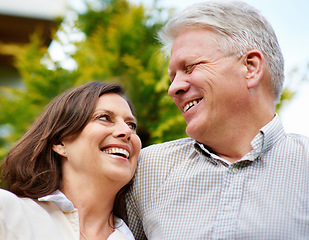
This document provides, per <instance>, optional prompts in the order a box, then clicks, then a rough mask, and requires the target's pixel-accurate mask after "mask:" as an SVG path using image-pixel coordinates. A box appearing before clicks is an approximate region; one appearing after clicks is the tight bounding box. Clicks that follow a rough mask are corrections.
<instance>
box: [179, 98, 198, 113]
mask: <svg viewBox="0 0 309 240" xmlns="http://www.w3.org/2000/svg"><path fill="white" fill-rule="evenodd" d="M198 103H199V100H194V101H192V102H189V103H187V105H186V106H185V107H184V108H183V111H184V112H186V111H188V109H189V108H190V107H192V106H194V105H196V104H198Z"/></svg>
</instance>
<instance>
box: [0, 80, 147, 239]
mask: <svg viewBox="0 0 309 240" xmlns="http://www.w3.org/2000/svg"><path fill="white" fill-rule="evenodd" d="M132 112H133V108H132V105H131V103H130V101H129V100H128V99H127V98H126V97H125V96H124V94H123V90H122V88H121V86H119V85H117V84H107V83H103V82H90V83H87V84H84V85H82V86H80V87H77V88H75V89H73V90H69V91H67V92H65V93H63V94H61V95H59V96H58V97H57V98H55V99H54V100H53V101H52V102H51V103H50V104H49V105H48V106H47V108H46V110H45V111H44V112H43V114H42V115H41V116H40V117H39V118H38V120H37V121H36V123H35V124H34V125H33V126H32V128H31V129H30V130H29V131H28V132H27V133H26V134H25V135H24V136H23V137H22V138H21V139H20V140H19V141H18V142H17V144H16V145H15V146H14V147H13V148H12V149H11V151H10V152H9V153H8V155H7V156H6V157H5V159H4V160H3V162H2V164H1V172H2V176H1V179H2V182H3V183H5V184H6V186H7V189H8V190H9V191H10V192H9V191H6V190H0V239H23V240H25V239H29V240H30V239H31V240H34V239H57V240H59V239H70V240H71V239H86V240H95V239H108V240H112V239H134V238H133V235H132V233H131V232H130V230H129V229H128V227H127V226H126V224H125V223H124V222H123V221H122V220H121V219H120V218H124V217H125V207H124V201H123V199H124V196H123V195H124V193H125V191H126V189H127V188H128V182H130V180H131V179H132V177H133V175H134V172H135V168H136V164H137V158H138V154H139V151H140V149H141V142H140V139H139V137H138V136H137V135H136V119H135V117H134V116H133V113H132ZM17 196H18V197H17Z"/></svg>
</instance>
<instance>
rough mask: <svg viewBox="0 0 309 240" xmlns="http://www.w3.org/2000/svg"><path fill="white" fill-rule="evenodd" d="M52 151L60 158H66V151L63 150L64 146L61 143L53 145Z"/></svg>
mask: <svg viewBox="0 0 309 240" xmlns="http://www.w3.org/2000/svg"><path fill="white" fill-rule="evenodd" d="M52 149H53V150H54V151H55V152H56V153H58V154H59V155H60V156H63V157H66V155H67V152H66V150H65V146H64V144H63V143H61V142H60V143H58V144H54V145H53V147H52Z"/></svg>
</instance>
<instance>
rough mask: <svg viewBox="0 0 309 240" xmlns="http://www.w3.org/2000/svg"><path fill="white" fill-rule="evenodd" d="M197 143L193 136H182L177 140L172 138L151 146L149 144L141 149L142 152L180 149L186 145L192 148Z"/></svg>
mask: <svg viewBox="0 0 309 240" xmlns="http://www.w3.org/2000/svg"><path fill="white" fill-rule="evenodd" d="M194 143H195V140H194V139H192V138H189V137H188V138H180V139H177V140H172V141H168V142H163V143H157V144H153V145H150V146H147V147H145V148H143V149H142V150H141V152H142V153H146V152H150V151H160V152H161V151H166V150H169V151H174V150H178V149H183V148H184V147H189V148H192V147H193V145H194Z"/></svg>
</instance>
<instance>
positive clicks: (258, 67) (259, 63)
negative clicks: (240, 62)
mask: <svg viewBox="0 0 309 240" xmlns="http://www.w3.org/2000/svg"><path fill="white" fill-rule="evenodd" d="M244 64H245V66H246V76H245V77H246V79H247V86H248V89H251V88H255V87H256V86H257V85H258V83H259V82H260V80H261V79H262V77H263V74H264V56H263V54H262V53H261V52H260V51H258V50H250V51H248V52H247V53H246V54H245V58H244Z"/></svg>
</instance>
